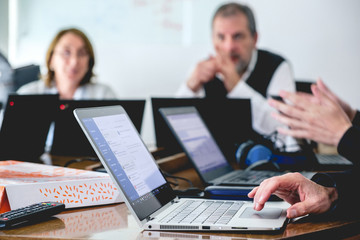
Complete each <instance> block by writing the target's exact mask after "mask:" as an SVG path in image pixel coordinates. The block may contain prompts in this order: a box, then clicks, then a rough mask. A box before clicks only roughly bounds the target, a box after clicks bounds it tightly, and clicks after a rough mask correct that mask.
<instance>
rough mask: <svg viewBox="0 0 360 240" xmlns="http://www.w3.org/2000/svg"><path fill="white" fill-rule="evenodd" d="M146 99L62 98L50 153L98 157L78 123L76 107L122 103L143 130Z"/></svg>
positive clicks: (137, 127) (139, 128)
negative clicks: (75, 115)
mask: <svg viewBox="0 0 360 240" xmlns="http://www.w3.org/2000/svg"><path fill="white" fill-rule="evenodd" d="M145 102H146V101H145V100H143V99H141V100H60V101H59V103H58V106H57V108H56V109H57V114H56V120H55V130H54V135H53V142H52V146H51V150H50V153H51V154H52V155H58V156H74V157H75V156H81V157H85V156H87V157H96V154H95V152H94V150H93V148H92V147H91V145H90V143H89V141H88V140H87V139H86V136H85V135H84V133H83V131H82V130H81V128H80V126H79V124H78V123H77V121H76V119H75V117H74V114H73V111H74V109H76V108H87V107H99V106H113V105H121V106H122V107H123V108H124V109H125V110H126V112H127V113H128V115H129V116H130V119H131V121H132V122H133V123H134V125H135V127H136V129H137V130H138V131H139V133H140V131H141V125H142V120H143V115H144V108H145Z"/></svg>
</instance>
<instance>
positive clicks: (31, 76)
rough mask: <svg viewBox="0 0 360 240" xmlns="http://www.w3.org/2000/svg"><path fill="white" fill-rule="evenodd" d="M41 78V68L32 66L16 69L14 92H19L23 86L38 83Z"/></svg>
mask: <svg viewBox="0 0 360 240" xmlns="http://www.w3.org/2000/svg"><path fill="white" fill-rule="evenodd" d="M39 78H40V66H39V65H35V64H31V65H27V66H24V67H20V68H15V69H14V91H17V90H18V89H19V88H20V87H21V86H22V85H25V84H27V83H29V82H32V81H36V80H38V79H39Z"/></svg>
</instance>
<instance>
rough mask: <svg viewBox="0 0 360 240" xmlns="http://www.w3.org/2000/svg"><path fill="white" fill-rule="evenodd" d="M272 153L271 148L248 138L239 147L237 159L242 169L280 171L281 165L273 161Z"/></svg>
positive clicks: (236, 153)
mask: <svg viewBox="0 0 360 240" xmlns="http://www.w3.org/2000/svg"><path fill="white" fill-rule="evenodd" d="M272 155H273V154H272V151H271V150H270V148H268V147H266V146H265V145H262V144H259V143H255V142H254V141H252V140H248V141H246V142H244V143H242V144H241V145H240V146H239V147H238V149H237V150H236V152H235V159H236V162H237V163H238V164H239V166H240V168H241V169H247V170H273V171H280V167H279V166H278V164H277V163H276V162H274V161H273V158H272Z"/></svg>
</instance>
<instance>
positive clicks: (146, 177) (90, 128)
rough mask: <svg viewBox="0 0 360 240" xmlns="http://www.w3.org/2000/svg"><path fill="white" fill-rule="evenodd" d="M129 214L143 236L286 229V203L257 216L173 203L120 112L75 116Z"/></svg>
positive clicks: (228, 205) (231, 206)
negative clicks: (146, 233)
mask: <svg viewBox="0 0 360 240" xmlns="http://www.w3.org/2000/svg"><path fill="white" fill-rule="evenodd" d="M74 114H75V116H76V119H77V121H78V122H79V124H80V126H81V128H82V130H83V131H84V133H85V134H86V136H87V138H88V140H89V141H90V143H91V145H92V147H93V148H94V150H95V152H96V153H97V155H98V157H99V159H100V160H101V162H102V164H103V165H104V167H105V168H106V170H107V172H108V173H109V175H110V176H111V178H112V180H113V181H114V184H115V185H116V186H117V187H118V188H119V191H120V194H121V196H122V199H123V200H124V202H125V203H126V205H127V207H128V209H129V210H130V212H131V213H132V215H133V216H134V218H135V219H136V221H137V222H138V223H139V225H140V226H141V227H143V228H144V229H146V230H165V231H272V230H280V229H282V228H283V226H285V223H286V222H287V221H286V208H287V207H288V206H289V205H288V204H287V203H285V202H268V203H267V204H266V206H265V208H264V209H263V210H262V211H260V212H257V211H255V210H253V203H252V202H249V201H247V202H246V201H227V200H211V199H200V198H178V197H177V196H176V195H175V193H174V191H173V190H172V188H171V186H170V184H169V183H168V182H167V180H166V179H165V177H164V176H163V175H162V173H161V171H160V169H159V168H158V166H157V165H156V163H155V160H154V158H153V157H152V155H151V153H150V152H149V151H148V149H147V148H146V146H145V144H144V143H143V142H142V140H141V138H140V135H139V133H138V132H137V131H136V129H135V127H134V125H133V124H132V122H131V121H130V118H129V116H128V115H127V114H126V112H125V110H124V109H123V108H122V107H121V106H110V107H97V108H82V109H76V110H75V111H74Z"/></svg>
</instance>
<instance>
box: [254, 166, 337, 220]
mask: <svg viewBox="0 0 360 240" xmlns="http://www.w3.org/2000/svg"><path fill="white" fill-rule="evenodd" d="M271 194H275V195H276V196H278V197H280V198H281V199H283V200H284V201H286V202H288V203H289V204H291V206H290V207H289V208H288V209H287V217H288V218H296V217H300V216H304V215H307V214H322V213H326V212H328V211H329V210H330V209H331V208H332V207H333V206H334V204H335V203H336V201H337V200H338V192H337V189H336V188H335V187H324V186H321V185H319V184H317V183H315V182H314V181H311V180H310V179H307V178H305V177H304V176H303V175H301V174H300V173H287V174H284V175H281V176H276V177H272V178H268V179H266V180H264V181H263V182H262V183H261V184H260V185H259V186H258V187H255V188H254V189H253V190H252V191H251V192H250V193H249V194H248V197H250V198H254V209H255V210H256V211H260V210H262V209H263V208H264V205H265V203H266V201H267V200H268V199H269V197H270V195H271Z"/></svg>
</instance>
